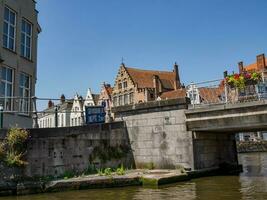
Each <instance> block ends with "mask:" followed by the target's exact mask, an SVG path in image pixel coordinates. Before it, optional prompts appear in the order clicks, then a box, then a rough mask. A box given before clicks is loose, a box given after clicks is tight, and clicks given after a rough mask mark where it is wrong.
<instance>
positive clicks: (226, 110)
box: [185, 100, 267, 133]
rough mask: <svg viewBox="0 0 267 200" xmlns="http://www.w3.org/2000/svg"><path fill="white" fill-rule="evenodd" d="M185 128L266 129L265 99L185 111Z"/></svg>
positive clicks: (228, 131)
mask: <svg viewBox="0 0 267 200" xmlns="http://www.w3.org/2000/svg"><path fill="white" fill-rule="evenodd" d="M185 115H186V125H187V129H188V130H190V131H198V132H200V131H201V132H210V131H212V132H225V133H233V132H242V131H243V132H244V131H260V130H267V100H261V101H255V102H243V103H236V104H220V105H209V106H206V107H202V108H195V109H190V110H186V111H185Z"/></svg>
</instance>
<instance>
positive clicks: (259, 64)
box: [257, 54, 266, 70]
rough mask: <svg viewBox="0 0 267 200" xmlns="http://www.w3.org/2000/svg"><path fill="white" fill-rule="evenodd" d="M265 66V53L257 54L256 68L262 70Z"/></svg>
mask: <svg viewBox="0 0 267 200" xmlns="http://www.w3.org/2000/svg"><path fill="white" fill-rule="evenodd" d="M265 67H266V63H265V55H264V54H261V55H258V56H257V69H258V70H264V68H265Z"/></svg>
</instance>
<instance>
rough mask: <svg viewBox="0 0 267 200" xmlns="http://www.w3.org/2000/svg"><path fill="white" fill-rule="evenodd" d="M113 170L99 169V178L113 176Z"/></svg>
mask: <svg viewBox="0 0 267 200" xmlns="http://www.w3.org/2000/svg"><path fill="white" fill-rule="evenodd" d="M112 172H113V171H112V169H111V168H109V167H108V168H105V169H97V174H98V175H99V176H111V175H112Z"/></svg>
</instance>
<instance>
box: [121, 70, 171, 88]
mask: <svg viewBox="0 0 267 200" xmlns="http://www.w3.org/2000/svg"><path fill="white" fill-rule="evenodd" d="M125 69H126V71H127V72H128V74H129V75H130V77H131V78H132V80H133V82H134V83H135V84H137V86H138V88H153V87H154V86H153V76H154V75H157V76H158V77H159V79H160V81H161V83H162V86H163V88H165V89H174V81H175V73H174V72H167V71H153V70H143V69H136V68H130V67H125Z"/></svg>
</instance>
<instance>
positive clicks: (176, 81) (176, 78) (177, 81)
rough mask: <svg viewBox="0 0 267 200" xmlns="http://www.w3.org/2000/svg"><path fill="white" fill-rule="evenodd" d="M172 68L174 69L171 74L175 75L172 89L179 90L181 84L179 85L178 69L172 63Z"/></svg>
mask: <svg viewBox="0 0 267 200" xmlns="http://www.w3.org/2000/svg"><path fill="white" fill-rule="evenodd" d="M173 68H174V69H173V72H174V74H175V80H174V89H175V90H177V89H179V88H181V83H180V76H179V69H178V65H177V63H176V62H175V63H174V66H173Z"/></svg>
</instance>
